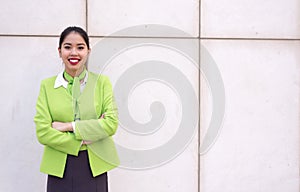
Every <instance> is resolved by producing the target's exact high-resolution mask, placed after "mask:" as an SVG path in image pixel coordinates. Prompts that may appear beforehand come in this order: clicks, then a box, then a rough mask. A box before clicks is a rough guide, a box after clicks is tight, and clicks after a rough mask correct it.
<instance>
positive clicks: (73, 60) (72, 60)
mask: <svg viewBox="0 0 300 192" xmlns="http://www.w3.org/2000/svg"><path fill="white" fill-rule="evenodd" d="M70 62H72V63H75V62H78V60H77V59H70Z"/></svg>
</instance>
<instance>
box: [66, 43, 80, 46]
mask: <svg viewBox="0 0 300 192" xmlns="http://www.w3.org/2000/svg"><path fill="white" fill-rule="evenodd" d="M63 45H72V44H71V43H64V44H63ZM76 45H77V46H79V45H84V46H85V44H84V43H78V44H76Z"/></svg>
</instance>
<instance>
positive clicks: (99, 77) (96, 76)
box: [89, 72, 110, 84]
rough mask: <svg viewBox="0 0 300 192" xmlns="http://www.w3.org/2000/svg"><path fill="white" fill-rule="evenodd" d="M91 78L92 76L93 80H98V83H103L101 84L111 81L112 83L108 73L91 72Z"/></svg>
mask: <svg viewBox="0 0 300 192" xmlns="http://www.w3.org/2000/svg"><path fill="white" fill-rule="evenodd" d="M89 78H91V80H93V81H96V82H97V83H101V84H103V83H104V84H105V83H109V84H110V80H109V77H108V76H106V75H102V74H96V73H94V72H89Z"/></svg>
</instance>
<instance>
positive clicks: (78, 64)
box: [34, 27, 119, 192]
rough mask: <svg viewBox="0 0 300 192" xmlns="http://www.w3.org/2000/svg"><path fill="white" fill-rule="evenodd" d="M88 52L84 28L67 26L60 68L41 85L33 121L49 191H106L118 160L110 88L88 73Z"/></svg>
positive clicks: (103, 78) (61, 44) (103, 79)
mask: <svg viewBox="0 0 300 192" xmlns="http://www.w3.org/2000/svg"><path fill="white" fill-rule="evenodd" d="M90 51H91V49H90V45H89V38H88V35H87V33H86V32H85V31H84V30H83V29H81V28H79V27H68V28H66V29H65V30H64V31H63V32H62V33H61V36H60V39H59V47H58V52H59V56H60V57H61V59H62V62H63V63H64V68H65V69H64V71H63V72H61V73H60V74H58V75H57V76H54V77H51V78H47V79H45V80H43V81H42V83H41V87H40V93H39V97H38V100H37V104H36V116H35V118H34V121H35V124H36V134H37V138H38V140H39V142H40V143H41V144H43V145H44V146H45V147H44V154H43V158H42V162H41V172H44V173H46V174H48V180H47V191H48V192H94V191H95V192H96V191H97V192H107V191H108V184H107V171H108V170H111V169H113V168H115V167H116V166H117V165H118V163H119V161H118V156H117V153H116V149H115V146H114V142H113V140H112V138H111V136H112V135H113V134H114V133H115V132H116V129H117V126H118V118H117V110H116V107H115V104H114V99H113V92H112V86H111V83H110V81H109V79H108V78H107V77H106V76H103V75H99V76H98V75H96V74H94V73H92V72H88V71H87V69H86V64H87V60H88V57H89V54H90Z"/></svg>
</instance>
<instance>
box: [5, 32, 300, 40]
mask: <svg viewBox="0 0 300 192" xmlns="http://www.w3.org/2000/svg"><path fill="white" fill-rule="evenodd" d="M0 37H50V38H51V37H55V38H58V37H59V35H35V34H28V35H21V34H0ZM89 37H90V38H120V39H126V38H129V39H130V38H132V39H139V38H141V39H144V38H145V39H199V40H221V41H222V40H240V41H244V40H247V41H300V38H251V37H249V38H248V37H200V38H199V37H164V36H161V37H159V36H152V37H151V36H139V37H138V36H97V35H90V36H89Z"/></svg>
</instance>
